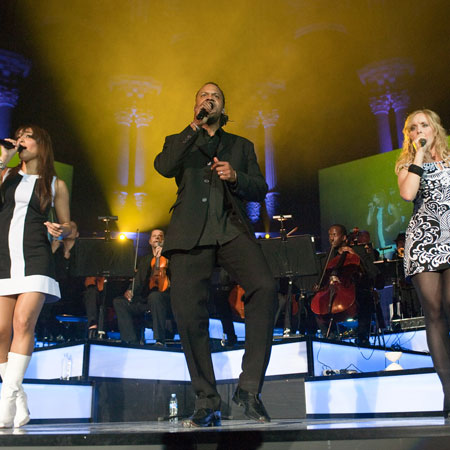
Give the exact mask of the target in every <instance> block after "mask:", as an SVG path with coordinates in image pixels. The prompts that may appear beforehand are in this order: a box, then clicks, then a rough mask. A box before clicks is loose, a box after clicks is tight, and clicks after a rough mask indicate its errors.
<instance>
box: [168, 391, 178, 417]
mask: <svg viewBox="0 0 450 450" xmlns="http://www.w3.org/2000/svg"><path fill="white" fill-rule="evenodd" d="M169 422H170V423H177V422H178V400H177V395H176V394H172V395H171V396H170V402H169Z"/></svg>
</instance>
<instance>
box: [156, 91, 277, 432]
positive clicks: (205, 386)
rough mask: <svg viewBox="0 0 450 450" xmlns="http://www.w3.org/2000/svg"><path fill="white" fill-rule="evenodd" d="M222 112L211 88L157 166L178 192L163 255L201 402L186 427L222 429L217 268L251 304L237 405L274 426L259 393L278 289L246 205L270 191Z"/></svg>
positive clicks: (219, 94)
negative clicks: (214, 318)
mask: <svg viewBox="0 0 450 450" xmlns="http://www.w3.org/2000/svg"><path fill="white" fill-rule="evenodd" d="M224 107H225V97H224V95H223V92H222V90H221V89H220V87H219V86H218V85H217V84H215V83H206V84H205V85H204V86H203V87H202V88H201V89H200V90H199V91H198V92H197V95H196V98H195V106H194V120H193V121H192V122H191V124H190V125H188V126H187V127H186V128H185V129H184V130H183V131H182V132H181V133H179V134H175V135H172V136H168V137H167V138H166V140H165V143H164V147H163V150H162V152H161V153H160V154H159V155H157V157H156V159H155V168H156V170H157V171H158V172H159V173H160V174H161V175H163V176H165V177H167V178H172V177H174V178H175V181H176V183H177V186H178V192H177V199H176V201H175V203H174V204H173V206H172V208H171V209H172V210H173V213H172V218H171V222H170V225H169V229H168V231H167V235H166V240H165V245H164V250H163V254H164V255H167V256H169V257H170V267H171V283H172V284H171V302H172V309H173V313H174V315H175V320H176V322H177V324H178V331H179V333H180V337H181V341H182V344H183V349H184V352H185V356H186V361H187V365H188V368H189V373H190V376H191V382H192V386H193V388H194V390H195V394H196V401H195V411H194V414H193V415H192V416H191V417H190V418H189V419H188V420H186V421H185V422H184V425H185V426H187V427H207V426H217V425H220V423H221V422H220V401H221V400H220V396H219V394H218V392H217V389H216V380H215V376H214V370H213V365H212V361H211V351H210V347H209V331H208V328H209V317H208V311H207V309H206V303H207V297H208V291H209V281H210V278H211V274H212V271H213V268H214V266H215V265H216V263H217V264H219V265H220V266H222V267H223V268H224V269H225V270H226V271H227V272H228V273H229V274H230V275H231V277H232V278H233V279H234V280H236V282H237V283H239V284H240V285H241V286H242V287H243V288H244V289H245V296H246V304H245V321H246V340H245V354H244V357H243V361H242V373H241V375H240V376H239V385H238V387H237V389H236V392H235V393H234V396H233V401H234V402H235V403H237V404H238V405H240V406H243V407H244V410H245V414H246V416H247V417H249V418H250V419H253V420H256V421H258V422H269V421H270V417H269V416H268V414H267V412H266V410H265V408H264V405H263V403H262V401H261V394H260V393H261V388H262V384H263V381H264V374H265V371H266V368H267V365H268V362H269V357H270V350H271V345H272V334H273V316H274V305H275V299H276V287H275V281H274V279H273V277H272V274H271V272H270V269H269V267H268V265H267V263H266V260H265V259H264V255H263V253H262V251H261V248H260V246H259V244H258V242H257V241H256V239H255V237H254V234H253V233H252V231H251V225H250V222H249V220H248V218H247V216H246V213H245V206H244V201H254V202H261V201H262V200H264V198H265V195H266V193H267V184H266V182H265V180H264V177H263V175H262V174H261V171H260V168H259V166H258V163H257V161H256V155H255V151H254V147H253V144H252V143H251V142H250V141H248V140H246V139H244V138H242V137H240V136H236V135H233V134H229V133H226V132H225V131H223V129H222V127H223V126H224V125H225V124H226V122H227V119H228V117H227V116H226V115H225V113H224Z"/></svg>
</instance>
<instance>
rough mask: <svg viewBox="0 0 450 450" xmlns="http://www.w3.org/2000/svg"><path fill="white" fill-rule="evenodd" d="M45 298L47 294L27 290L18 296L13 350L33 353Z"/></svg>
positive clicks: (14, 321) (22, 353) (24, 353)
mask: <svg viewBox="0 0 450 450" xmlns="http://www.w3.org/2000/svg"><path fill="white" fill-rule="evenodd" d="M44 300H45V296H44V294H41V293H40V292H26V293H24V294H20V295H19V296H18V298H17V302H16V307H15V309H14V317H13V329H14V336H13V340H12V343H11V350H10V351H11V352H13V353H19V354H20V355H28V356H30V355H31V354H32V353H33V348H34V329H35V327H36V322H37V320H38V317H39V313H40V312H41V309H42V306H43V305H44Z"/></svg>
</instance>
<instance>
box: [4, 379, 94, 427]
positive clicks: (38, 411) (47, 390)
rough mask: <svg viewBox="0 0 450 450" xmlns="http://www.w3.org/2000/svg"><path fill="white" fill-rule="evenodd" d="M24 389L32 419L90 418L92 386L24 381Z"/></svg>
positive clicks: (67, 420)
mask: <svg viewBox="0 0 450 450" xmlns="http://www.w3.org/2000/svg"><path fill="white" fill-rule="evenodd" d="M57 383H58V382H57ZM0 386H1V383H0ZM24 390H25V392H26V394H27V397H28V407H29V410H30V417H31V419H32V420H48V421H52V420H57V421H61V420H64V421H66V422H79V421H90V420H92V406H93V395H94V391H93V387H92V386H85V385H73V384H69V383H64V384H50V383H45V384H39V383H24Z"/></svg>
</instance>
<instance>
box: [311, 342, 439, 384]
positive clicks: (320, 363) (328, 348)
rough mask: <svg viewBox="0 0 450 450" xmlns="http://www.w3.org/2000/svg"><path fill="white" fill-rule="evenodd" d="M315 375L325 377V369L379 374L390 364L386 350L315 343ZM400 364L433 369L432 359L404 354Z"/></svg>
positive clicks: (413, 367) (405, 367)
mask: <svg viewBox="0 0 450 450" xmlns="http://www.w3.org/2000/svg"><path fill="white" fill-rule="evenodd" d="M312 346H313V361H314V375H315V376H321V375H323V371H324V369H325V370H326V369H332V370H341V369H351V370H356V371H357V372H377V371H380V370H384V369H385V368H386V367H387V366H388V365H389V364H390V361H388V360H387V359H386V357H385V354H386V352H385V350H381V349H374V348H364V347H363V348H358V347H356V346H353V345H340V344H337V343H331V342H321V341H313V343H312ZM398 362H399V364H400V365H401V366H402V367H403V369H421V368H425V367H433V362H432V360H431V357H430V356H428V355H418V354H410V353H403V354H402V356H401V358H400V360H399V361H398Z"/></svg>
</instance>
